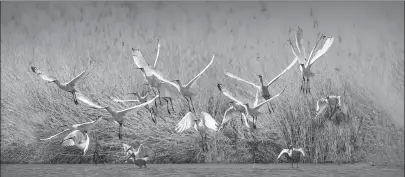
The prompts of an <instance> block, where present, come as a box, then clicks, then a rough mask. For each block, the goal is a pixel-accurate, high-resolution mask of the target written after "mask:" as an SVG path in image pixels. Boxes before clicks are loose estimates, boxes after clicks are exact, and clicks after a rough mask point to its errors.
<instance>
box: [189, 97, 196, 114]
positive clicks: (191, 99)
mask: <svg viewBox="0 0 405 177" xmlns="http://www.w3.org/2000/svg"><path fill="white" fill-rule="evenodd" d="M189 98H190V102H191V106H192V107H193V110H194V113H195V109H194V104H193V100H192V98H191V96H189Z"/></svg>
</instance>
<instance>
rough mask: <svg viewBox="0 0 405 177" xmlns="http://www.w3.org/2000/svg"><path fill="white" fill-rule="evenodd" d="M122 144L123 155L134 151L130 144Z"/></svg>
mask: <svg viewBox="0 0 405 177" xmlns="http://www.w3.org/2000/svg"><path fill="white" fill-rule="evenodd" d="M122 146H123V147H124V152H125V155H130V154H132V153H134V152H133V148H132V147H131V146H130V145H128V144H125V143H122Z"/></svg>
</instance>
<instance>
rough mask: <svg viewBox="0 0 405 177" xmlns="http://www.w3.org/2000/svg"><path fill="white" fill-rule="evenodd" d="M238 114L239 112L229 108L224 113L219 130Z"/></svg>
mask: <svg viewBox="0 0 405 177" xmlns="http://www.w3.org/2000/svg"><path fill="white" fill-rule="evenodd" d="M238 113H239V111H237V110H236V109H235V108H234V107H233V106H231V107H229V108H228V109H227V110H226V111H225V113H224V118H223V119H222V123H221V128H222V127H223V126H224V125H225V123H227V122H228V121H230V120H231V119H232V118H234V117H235V116H237V115H236V114H238Z"/></svg>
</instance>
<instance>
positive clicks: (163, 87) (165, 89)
mask: <svg viewBox="0 0 405 177" xmlns="http://www.w3.org/2000/svg"><path fill="white" fill-rule="evenodd" d="M136 69H140V70H141V72H142V73H143V74H144V76H145V77H147V78H153V79H156V78H157V77H156V75H161V73H160V72H159V71H157V70H154V69H153V70H152V69H151V70H150V71H151V75H150V76H147V74H146V71H145V69H144V68H136ZM157 83H158V84H157V85H155V86H156V87H155V88H157V90H158V95H162V93H164V95H166V96H164V97H163V99H164V100H165V101H166V103H167V105H166V106H167V112H168V113H169V114H171V112H170V110H169V102H170V104H171V106H172V110H173V111H174V108H173V102H172V98H171V97H170V96H172V95H173V94H174V92H175V91H174V90H173V89H171V86H169V84H168V83H165V82H162V81H160V80H159V82H157ZM150 90H152V89H150ZM167 95H170V96H167ZM160 98H161V97H160V96H159V100H160ZM155 106H156V107H157V105H156V102H155Z"/></svg>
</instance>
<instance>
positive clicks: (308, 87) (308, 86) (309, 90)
mask: <svg viewBox="0 0 405 177" xmlns="http://www.w3.org/2000/svg"><path fill="white" fill-rule="evenodd" d="M307 89H308V93H309V94H311V87H310V85H309V77H308V78H307Z"/></svg>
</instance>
